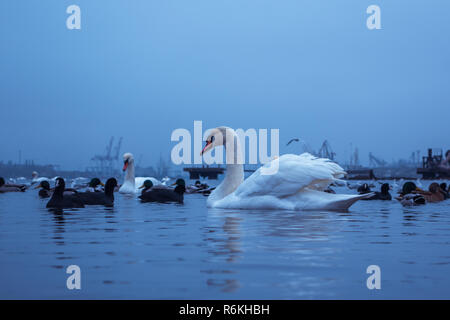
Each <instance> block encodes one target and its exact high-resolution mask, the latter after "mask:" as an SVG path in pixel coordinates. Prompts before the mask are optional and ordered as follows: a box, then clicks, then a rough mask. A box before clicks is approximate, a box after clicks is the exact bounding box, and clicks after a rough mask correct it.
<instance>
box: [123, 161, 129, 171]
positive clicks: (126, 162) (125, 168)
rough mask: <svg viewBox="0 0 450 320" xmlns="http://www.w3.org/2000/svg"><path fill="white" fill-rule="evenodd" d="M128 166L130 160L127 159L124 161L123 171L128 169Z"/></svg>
mask: <svg viewBox="0 0 450 320" xmlns="http://www.w3.org/2000/svg"><path fill="white" fill-rule="evenodd" d="M127 168H128V161H125V162H124V163H123V169H122V170H123V171H126V170H127Z"/></svg>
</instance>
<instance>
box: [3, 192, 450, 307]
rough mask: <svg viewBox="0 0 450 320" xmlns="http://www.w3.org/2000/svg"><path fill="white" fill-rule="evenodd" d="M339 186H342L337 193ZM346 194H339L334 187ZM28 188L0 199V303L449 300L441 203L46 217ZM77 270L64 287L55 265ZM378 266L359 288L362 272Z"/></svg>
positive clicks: (197, 207)
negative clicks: (376, 275) (377, 285)
mask: <svg viewBox="0 0 450 320" xmlns="http://www.w3.org/2000/svg"><path fill="white" fill-rule="evenodd" d="M340 191H341V192H342V191H345V190H340ZM346 192H347V193H348V191H346ZM46 201H47V200H40V199H39V198H38V196H37V190H29V191H27V192H26V193H11V194H0V298H2V299H10V298H25V299H35V298H39V299H53V298H62V299H81V298H87V299H100V298H106V299H129V298H137V299H318V298H320V299H347V298H352V299H366V298H368V299H379V298H387V299H392V298H413V299H415V298H425V299H428V298H438V299H439V298H441V299H442V298H445V299H450V200H448V201H446V202H442V203H439V204H429V205H427V206H422V207H414V208H403V207H402V206H401V205H400V204H399V203H398V202H396V201H386V202H381V201H367V202H362V201H360V202H358V203H356V204H355V205H354V206H353V207H351V209H350V212H347V213H339V212H286V211H236V210H211V209H208V208H206V199H205V197H203V196H202V195H186V196H185V204H184V205H162V204H141V203H139V201H137V199H135V198H133V197H126V196H123V195H120V194H117V195H116V206H115V208H113V209H107V208H103V207H95V206H94V207H87V208H85V209H78V210H67V211H64V213H63V214H61V213H54V212H51V211H48V210H47V209H45V204H46ZM72 264H75V265H78V266H80V268H81V278H82V281H81V286H82V287H81V290H68V289H67V287H66V279H67V277H68V276H69V275H68V274H66V268H67V266H69V265H72ZM372 264H375V265H378V266H380V268H381V277H382V282H381V286H382V287H381V290H368V289H367V287H366V279H367V277H368V276H369V275H368V274H366V268H367V267H368V266H369V265H372Z"/></svg>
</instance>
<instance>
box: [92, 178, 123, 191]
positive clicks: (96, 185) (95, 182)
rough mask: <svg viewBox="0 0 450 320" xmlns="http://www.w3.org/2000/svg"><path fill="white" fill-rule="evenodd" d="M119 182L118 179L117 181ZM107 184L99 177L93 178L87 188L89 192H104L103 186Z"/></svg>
mask: <svg viewBox="0 0 450 320" xmlns="http://www.w3.org/2000/svg"><path fill="white" fill-rule="evenodd" d="M116 183H117V181H116ZM104 186H105V185H104V184H103V183H102V182H101V181H100V179H99V178H93V179H91V181H89V185H88V187H87V189H86V191H87V192H102V191H103V190H102V188H101V187H104Z"/></svg>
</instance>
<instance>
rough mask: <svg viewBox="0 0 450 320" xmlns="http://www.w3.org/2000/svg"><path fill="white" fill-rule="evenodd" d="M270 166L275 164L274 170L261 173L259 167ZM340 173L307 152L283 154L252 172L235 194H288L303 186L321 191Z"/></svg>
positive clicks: (338, 168)
mask: <svg viewBox="0 0 450 320" xmlns="http://www.w3.org/2000/svg"><path fill="white" fill-rule="evenodd" d="M274 161H275V163H273V162H274ZM271 165H272V167H273V166H274V165H275V166H276V165H278V171H277V172H276V173H274V174H271V175H265V174H263V172H262V170H263V168H269V167H270V166H271ZM343 174H345V171H344V170H343V169H342V168H341V167H340V166H339V165H338V164H336V163H334V162H332V161H330V160H328V159H323V158H316V157H314V156H312V155H311V154H309V153H304V154H302V155H300V156H298V155H293V154H286V155H283V156H281V157H279V158H278V159H274V160H272V161H271V162H270V163H267V164H266V165H264V166H263V167H261V168H259V169H258V170H257V171H255V172H254V173H253V174H252V175H251V176H250V177H249V178H247V179H246V180H245V181H244V182H243V183H242V184H241V185H240V186H239V188H238V189H236V195H237V196H239V197H248V196H257V195H268V194H269V195H273V196H276V197H288V196H291V195H293V194H295V193H297V192H299V191H300V190H301V189H303V188H306V187H308V188H311V189H316V190H323V189H324V188H326V187H327V186H328V185H329V184H330V183H332V182H333V181H334V180H335V179H337V178H340V177H341V176H342V175H343Z"/></svg>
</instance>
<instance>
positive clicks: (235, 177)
mask: <svg viewBox="0 0 450 320" xmlns="http://www.w3.org/2000/svg"><path fill="white" fill-rule="evenodd" d="M228 130H229V131H230V132H229V134H228V137H227V139H230V138H232V139H233V142H234V143H233V144H232V145H231V146H233V149H232V150H227V148H226V146H227V143H225V144H224V148H225V152H226V159H227V170H226V172H225V178H224V179H223V181H222V183H221V184H219V185H218V186H217V188H216V189H215V190H214V191H213V192H212V193H211V195H210V196H209V197H208V203H209V204H212V203H213V202H215V201H218V200H221V199H223V198H225V197H226V196H227V195H229V194H230V193H233V192H234V191H235V190H236V189H237V188H238V187H239V185H240V184H241V183H242V182H243V181H244V165H243V160H244V159H242V149H241V144H240V142H239V137H238V136H237V134H236V133H235V132H234V131H233V130H231V129H228ZM229 146H230V145H229Z"/></svg>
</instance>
